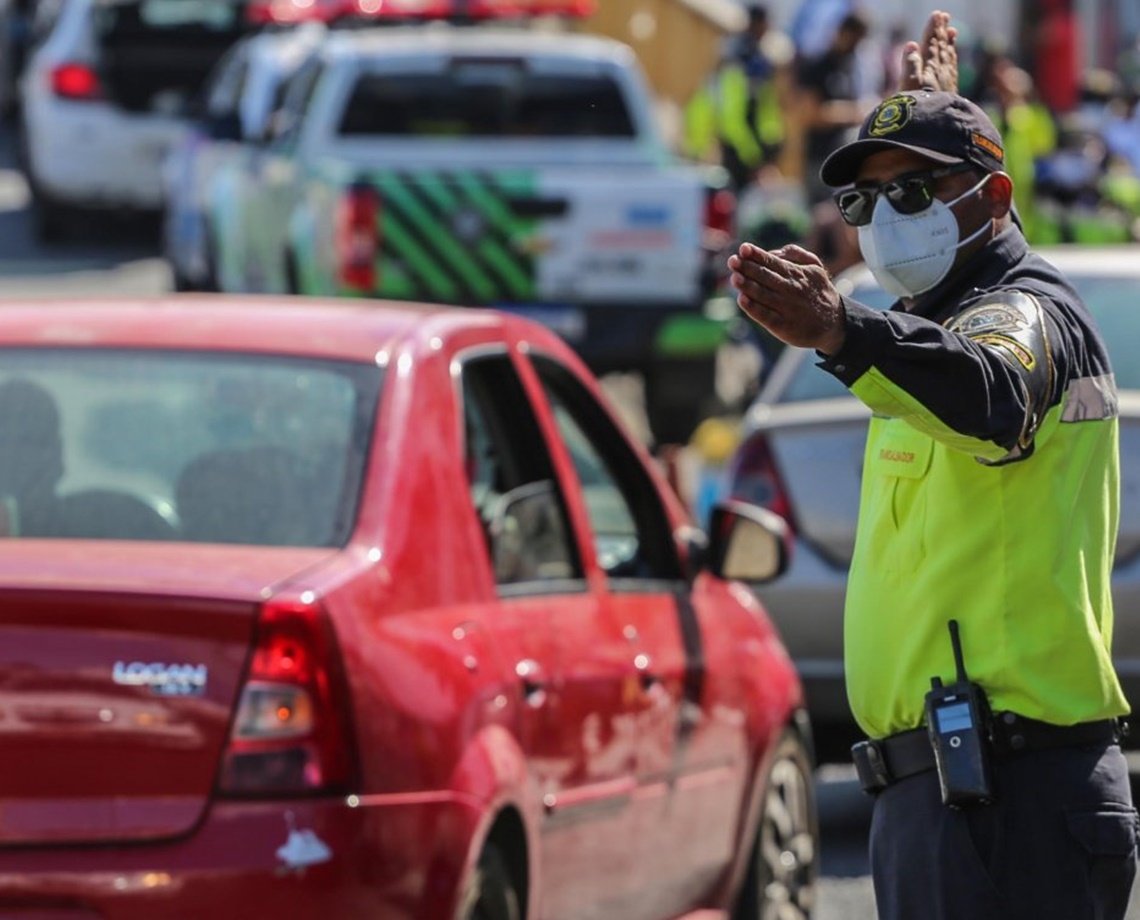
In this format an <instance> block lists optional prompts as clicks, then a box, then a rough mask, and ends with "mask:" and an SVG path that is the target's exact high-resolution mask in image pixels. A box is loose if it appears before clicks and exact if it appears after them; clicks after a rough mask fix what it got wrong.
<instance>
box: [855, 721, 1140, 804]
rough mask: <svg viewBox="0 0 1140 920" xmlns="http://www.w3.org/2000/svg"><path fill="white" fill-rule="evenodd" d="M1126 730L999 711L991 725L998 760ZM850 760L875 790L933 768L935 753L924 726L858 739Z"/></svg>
mask: <svg viewBox="0 0 1140 920" xmlns="http://www.w3.org/2000/svg"><path fill="white" fill-rule="evenodd" d="M1124 733H1125V729H1124V728H1123V727H1122V725H1121V723H1120V722H1118V721H1117V720H1116V719H1102V720H1101V721H1099V722H1081V723H1080V724H1078V725H1051V724H1050V723H1048V722H1038V721H1037V720H1035V719H1027V718H1025V717H1024V716H1019V715H1017V714H1016V713H1012V712H1002V713H998V715H997V716H996V717H995V718H994V720H993V722H992V724H991V738H990V744H991V749H992V750H993V752H994V754H995V755H996V756H997V757H999V758H1000V757H1003V756H1004V757H1008V756H1012V755H1015V754H1018V753H1022V752H1028V751H1045V750H1049V749H1050V748H1059V747H1075V746H1079V745H1085V744H1089V745H1091V744H1114V743H1116V742H1117V741H1119V740H1120V738H1121V736H1122V735H1123V734H1124ZM851 759H852V760H854V762H855V770H856V772H857V773H858V774H859V782H860V783H861V784H862V786H863V790H864V791H865V792H878V791H880V790H882V789H885V788H886V787H887V786H890V785H891V784H892V783H897V782H898V781H899V780H903V779H906V778H907V777H908V776H914V775H915V774H917V773H924V772H925V771H927V770H933V769H934V749H933V748H931V746H930V737H929V735H928V734H927V732H926V729H925V728H914V729H911V730H909V731H905V732H899V733H898V734H897V735H888V736H887V737H886V738H880V739H878V740H868V741H861V742H859V743H858V744H856V745H855V746H854V747H853V748H852V749H851Z"/></svg>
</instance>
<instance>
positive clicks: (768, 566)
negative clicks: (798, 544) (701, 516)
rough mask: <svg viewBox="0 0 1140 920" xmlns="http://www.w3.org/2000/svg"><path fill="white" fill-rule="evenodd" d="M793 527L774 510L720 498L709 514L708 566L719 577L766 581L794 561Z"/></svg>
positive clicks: (752, 581)
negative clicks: (792, 555)
mask: <svg viewBox="0 0 1140 920" xmlns="http://www.w3.org/2000/svg"><path fill="white" fill-rule="evenodd" d="M791 554H792V553H791V530H790V529H789V528H788V524H787V522H786V521H785V520H784V519H783V518H782V517H780V515H778V514H776V513H775V512H773V511H769V510H768V509H767V508H761V507H759V506H757V505H751V504H748V503H747V502H741V501H724V502H719V503H718V504H717V505H716V506H715V507H714V508H713V510H712V514H711V515H710V516H709V547H708V555H707V557H706V559H707V566H708V569H709V571H710V572H712V573H713V574H714V575H716V576H718V577H719V578H728V579H732V580H736V581H744V582H748V583H750V584H763V583H765V582H769V581H773V580H774V579H776V578H779V577H780V576H781V575H783V574H784V572H785V571H787V568H788V563H789V562H790V561H791Z"/></svg>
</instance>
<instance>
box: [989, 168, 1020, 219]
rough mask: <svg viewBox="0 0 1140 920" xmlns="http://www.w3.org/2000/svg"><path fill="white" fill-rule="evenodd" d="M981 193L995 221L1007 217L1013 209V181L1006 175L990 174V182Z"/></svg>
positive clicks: (1000, 173) (1001, 173)
mask: <svg viewBox="0 0 1140 920" xmlns="http://www.w3.org/2000/svg"><path fill="white" fill-rule="evenodd" d="M981 192H982V200H983V201H985V203H986V205H987V206H988V207H989V210H990V217H992V218H994V219H995V220H1000V219H1001V218H1003V217H1005V216H1006V215H1007V214H1008V213H1009V211H1010V208H1012V207H1013V180H1012V179H1011V178H1010V177H1009V175H1008V174H1006V173H1003V172H992V173H990V177H989V181H988V182H986V184H985V185H983V186H982V188H981Z"/></svg>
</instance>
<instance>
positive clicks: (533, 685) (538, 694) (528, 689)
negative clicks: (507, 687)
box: [515, 658, 550, 709]
mask: <svg viewBox="0 0 1140 920" xmlns="http://www.w3.org/2000/svg"><path fill="white" fill-rule="evenodd" d="M515 676H516V677H518V679H519V682H520V683H521V684H522V692H523V699H524V700H525V701H526V704H527V705H528V706H533V707H534V708H536V709H537V708H538V707H539V706H542V705H543V704H544V703H545V702H546V689H547V687H548V686H549V685H550V681H549V679H548V678H547V676H546V672H545V671H544V670H543V669H542V665H540V664H539V663H538V662H537V661H535V660H534V659H533V658H523V659H522V660H521V661H519V662H518V663H517V664H516V665H515Z"/></svg>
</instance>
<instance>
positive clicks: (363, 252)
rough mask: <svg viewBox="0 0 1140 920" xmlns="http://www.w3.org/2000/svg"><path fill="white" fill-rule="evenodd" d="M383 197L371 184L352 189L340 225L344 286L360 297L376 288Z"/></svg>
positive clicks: (338, 239)
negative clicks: (381, 198)
mask: <svg viewBox="0 0 1140 920" xmlns="http://www.w3.org/2000/svg"><path fill="white" fill-rule="evenodd" d="M381 210H382V209H381V204H380V195H379V193H378V192H377V191H376V189H374V188H373V187H372V186H370V185H364V184H356V185H352V186H350V187H349V189H348V191H347V192H346V193H345V197H344V200H343V201H342V202H341V209H340V214H339V219H338V225H337V259H338V264H339V268H338V275H339V278H340V283H341V285H342V286H344V287H346V288H349V289H350V290H352V291H355V292H358V293H361V294H371V293H372V292H373V291H374V290H375V289H376V281H377V278H376V258H377V256H378V255H379V253H380V215H381Z"/></svg>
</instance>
